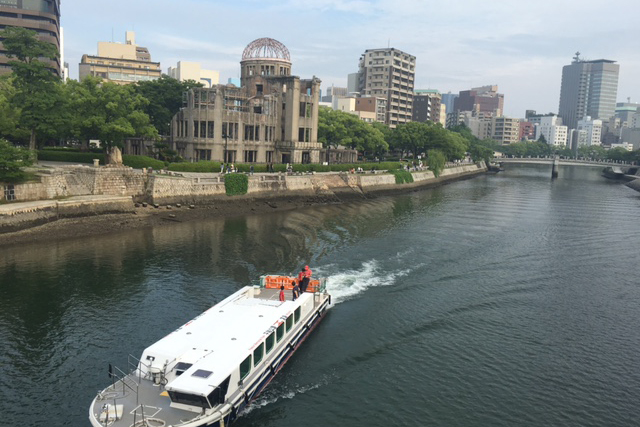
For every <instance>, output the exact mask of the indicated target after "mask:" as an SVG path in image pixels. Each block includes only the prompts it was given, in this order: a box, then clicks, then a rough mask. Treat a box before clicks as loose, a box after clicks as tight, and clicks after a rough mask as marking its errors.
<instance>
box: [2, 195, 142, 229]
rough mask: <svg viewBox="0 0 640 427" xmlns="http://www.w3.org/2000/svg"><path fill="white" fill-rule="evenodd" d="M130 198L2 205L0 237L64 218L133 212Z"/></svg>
mask: <svg viewBox="0 0 640 427" xmlns="http://www.w3.org/2000/svg"><path fill="white" fill-rule="evenodd" d="M133 210H134V205H133V200H132V199H131V197H126V196H77V197H71V198H69V199H66V200H41V201H34V202H24V203H11V204H7V205H0V233H8V232H12V231H18V230H22V229H25V228H29V227H33V226H35V225H40V224H44V223H47V222H51V221H56V220H58V219H62V218H74V217H84V216H92V215H104V214H109V213H125V212H133Z"/></svg>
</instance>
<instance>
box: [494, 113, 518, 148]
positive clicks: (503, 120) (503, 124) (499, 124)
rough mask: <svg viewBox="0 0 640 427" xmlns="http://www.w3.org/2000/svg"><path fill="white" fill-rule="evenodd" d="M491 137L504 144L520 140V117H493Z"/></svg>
mask: <svg viewBox="0 0 640 427" xmlns="http://www.w3.org/2000/svg"><path fill="white" fill-rule="evenodd" d="M490 120H491V130H492V134H491V139H493V140H494V141H497V142H499V143H501V144H502V145H508V144H513V143H515V142H518V141H520V119H513V118H511V117H504V116H502V117H492V118H491V119H490Z"/></svg>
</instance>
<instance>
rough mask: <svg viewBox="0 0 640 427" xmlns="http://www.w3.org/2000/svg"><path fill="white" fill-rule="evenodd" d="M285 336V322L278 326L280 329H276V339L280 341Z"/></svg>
mask: <svg viewBox="0 0 640 427" xmlns="http://www.w3.org/2000/svg"><path fill="white" fill-rule="evenodd" d="M283 336H284V323H283V324H281V325H280V326H278V329H276V341H278V342H280V340H281V339H282V337H283Z"/></svg>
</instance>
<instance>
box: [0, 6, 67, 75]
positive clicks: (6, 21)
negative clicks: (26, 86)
mask: <svg viewBox="0 0 640 427" xmlns="http://www.w3.org/2000/svg"><path fill="white" fill-rule="evenodd" d="M6 27H22V28H27V29H29V30H33V31H35V32H36V33H37V34H38V39H39V40H41V41H46V42H49V43H51V44H53V45H55V47H56V49H58V53H61V49H60V38H61V37H60V0H0V29H3V28H6ZM0 41H2V40H0ZM11 60H12V59H11V58H7V56H6V51H5V50H4V48H3V46H2V45H0V74H4V73H9V72H11V67H10V66H9V64H8V62H9V61H11ZM47 62H49V64H50V68H51V71H53V72H54V73H56V74H57V75H58V76H60V77H62V62H61V59H60V57H58V59H57V60H55V61H47Z"/></svg>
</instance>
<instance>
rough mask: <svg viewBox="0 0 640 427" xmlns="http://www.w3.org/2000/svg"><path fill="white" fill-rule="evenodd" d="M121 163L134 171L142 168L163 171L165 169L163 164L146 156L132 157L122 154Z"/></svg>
mask: <svg viewBox="0 0 640 427" xmlns="http://www.w3.org/2000/svg"><path fill="white" fill-rule="evenodd" d="M122 163H123V164H124V165H125V166H130V167H132V168H135V169H142V168H153V169H164V167H165V163H164V162H163V161H161V160H157V159H154V158H152V157H147V156H134V155H131V154H124V155H123V156H122Z"/></svg>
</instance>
